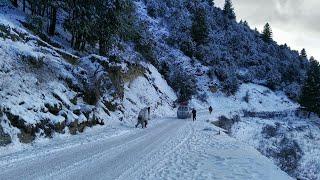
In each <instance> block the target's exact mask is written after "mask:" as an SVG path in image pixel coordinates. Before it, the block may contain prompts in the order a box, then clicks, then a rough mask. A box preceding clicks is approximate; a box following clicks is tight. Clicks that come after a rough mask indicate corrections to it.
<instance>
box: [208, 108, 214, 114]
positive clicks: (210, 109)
mask: <svg viewBox="0 0 320 180" xmlns="http://www.w3.org/2000/svg"><path fill="white" fill-rule="evenodd" d="M212 111H213V109H212V106H210V107H209V113H210V114H211V113H212Z"/></svg>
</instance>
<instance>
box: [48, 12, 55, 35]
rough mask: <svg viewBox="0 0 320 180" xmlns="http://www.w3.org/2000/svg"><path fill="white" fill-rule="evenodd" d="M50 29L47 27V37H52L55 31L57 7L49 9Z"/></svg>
mask: <svg viewBox="0 0 320 180" xmlns="http://www.w3.org/2000/svg"><path fill="white" fill-rule="evenodd" d="M50 17H51V18H50V27H49V35H50V36H54V34H55V31H56V24H57V7H55V6H52V7H51V16H50Z"/></svg>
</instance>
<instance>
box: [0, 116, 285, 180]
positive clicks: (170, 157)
mask: <svg viewBox="0 0 320 180" xmlns="http://www.w3.org/2000/svg"><path fill="white" fill-rule="evenodd" d="M206 118H208V115H204V114H203V113H202V115H201V116H200V117H199V119H198V121H196V122H192V121H190V120H178V119H176V118H163V119H155V120H152V121H151V126H150V127H149V128H147V129H134V128H133V127H126V126H114V127H117V128H116V129H114V130H113V133H111V134H110V133H109V134H106V133H107V132H110V130H109V131H101V132H100V138H90V136H88V134H90V132H89V133H88V134H87V135H79V136H83V137H82V138H79V136H74V137H69V138H76V141H77V143H72V142H73V141H72V140H70V139H68V138H67V139H66V141H61V142H60V143H54V142H48V143H51V144H50V145H45V144H46V143H43V146H40V145H38V146H36V147H33V148H34V149H32V150H30V149H29V150H26V151H21V152H16V153H13V154H6V155H3V156H1V157H0V177H1V179H79V178H80V179H233V178H236V179H259V180H260V179H270V180H271V179H291V178H290V177H289V176H288V175H287V174H286V173H284V172H283V171H281V170H280V169H279V168H278V167H276V166H275V165H274V164H272V162H271V161H270V160H268V159H267V158H266V157H264V156H262V155H261V154H260V153H259V152H258V151H256V150H255V149H254V148H252V147H249V146H247V145H245V144H243V143H240V142H238V141H236V140H235V139H233V138H230V137H229V136H227V135H225V134H224V133H221V134H218V132H219V129H218V128H216V127H214V126H213V125H211V124H209V123H207V122H206ZM94 134H95V136H96V132H95V133H94ZM86 136H87V137H86ZM58 142H59V141H58ZM2 153H3V152H2Z"/></svg>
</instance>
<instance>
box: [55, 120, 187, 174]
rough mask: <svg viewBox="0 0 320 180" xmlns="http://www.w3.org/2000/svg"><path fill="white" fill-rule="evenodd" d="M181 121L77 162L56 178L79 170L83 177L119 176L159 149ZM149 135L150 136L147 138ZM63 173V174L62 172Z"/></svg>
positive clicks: (76, 172)
mask: <svg viewBox="0 0 320 180" xmlns="http://www.w3.org/2000/svg"><path fill="white" fill-rule="evenodd" d="M180 124H181V121H177V120H175V121H174V122H170V123H168V124H167V125H166V126H165V127H164V128H156V129H155V130H154V131H151V132H149V133H147V134H146V135H144V136H143V137H141V138H139V139H140V140H139V141H134V142H129V143H125V144H124V145H121V146H119V147H115V148H114V149H112V152H109V151H108V152H105V153H101V154H98V155H96V156H94V157H91V158H88V159H87V160H88V161H86V160H84V161H82V162H79V163H76V164H74V165H72V166H70V167H68V168H67V169H63V170H61V172H58V173H55V174H54V175H53V176H50V177H55V178H54V179H60V178H61V179H65V178H68V179H73V178H72V177H74V178H77V177H79V176H78V172H84V173H85V174H83V176H82V177H81V178H82V179H88V178H91V179H92V178H93V179H99V178H101V177H103V179H115V178H117V177H119V176H120V175H121V174H122V173H123V172H125V170H126V169H128V168H130V166H132V165H134V164H135V163H136V162H139V160H140V159H142V158H143V156H141V155H144V154H147V153H148V152H150V151H152V150H153V149H158V148H159V146H161V144H162V143H163V142H165V141H166V139H167V138H168V137H169V136H168V135H169V134H172V131H173V130H175V129H176V128H179V125H180ZM146 136H149V137H148V138H145V137H146ZM88 169H89V170H88ZM60 173H61V174H60Z"/></svg>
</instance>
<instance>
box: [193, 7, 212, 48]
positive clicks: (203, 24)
mask: <svg viewBox="0 0 320 180" xmlns="http://www.w3.org/2000/svg"><path fill="white" fill-rule="evenodd" d="M206 18H207V17H206V11H205V10H204V9H202V8H201V7H199V8H197V10H196V11H195V14H194V17H193V22H192V27H191V35H192V39H193V40H194V41H195V42H196V43H197V44H198V45H199V44H204V43H205V42H206V40H207V38H208V34H209V28H208V24H207V19H206Z"/></svg>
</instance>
